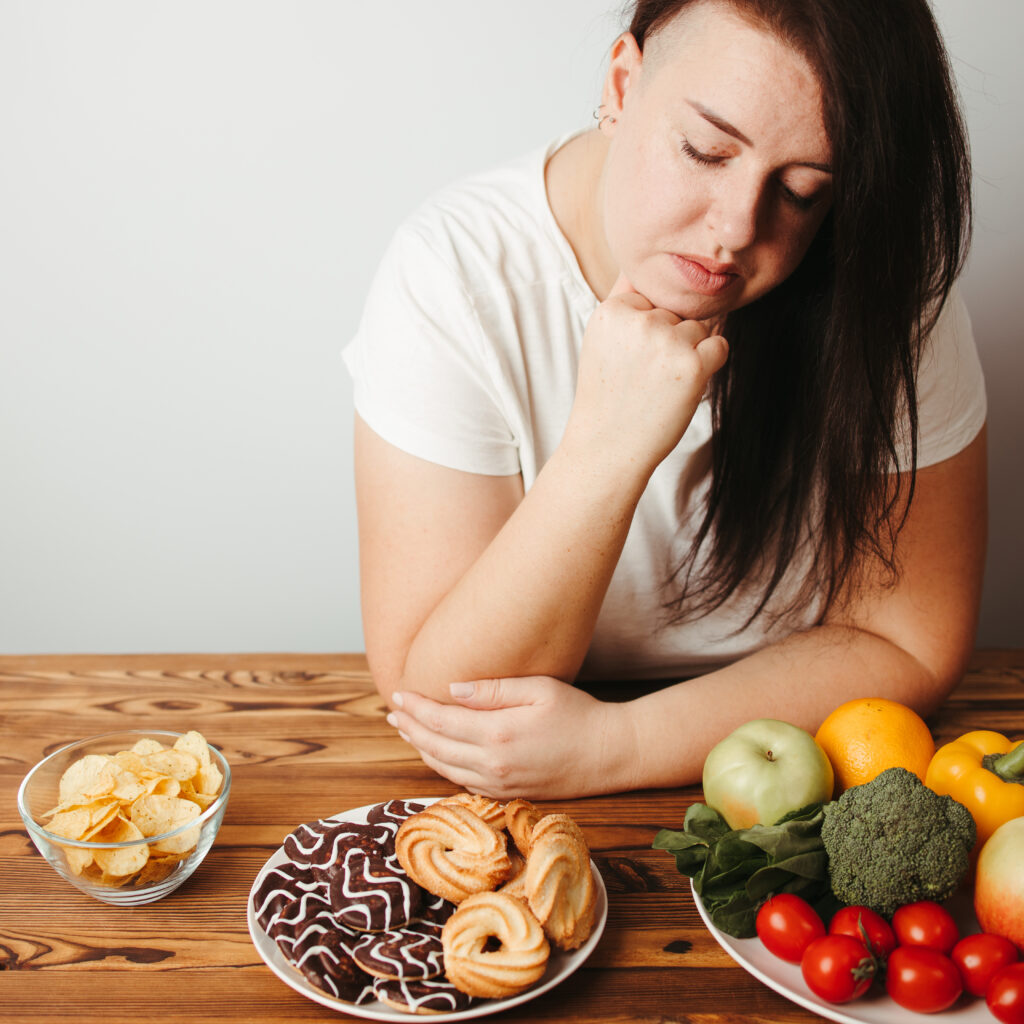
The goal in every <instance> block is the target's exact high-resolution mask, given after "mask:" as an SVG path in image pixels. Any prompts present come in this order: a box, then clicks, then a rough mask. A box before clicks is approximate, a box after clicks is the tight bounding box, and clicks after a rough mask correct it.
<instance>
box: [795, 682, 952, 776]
mask: <svg viewBox="0 0 1024 1024" xmlns="http://www.w3.org/2000/svg"><path fill="white" fill-rule="evenodd" d="M814 738H815V739H816V740H817V741H818V743H819V744H820V746H821V748H822V749H823V750H824V751H825V753H826V754H827V755H828V759H829V760H830V761H831V762H832V768H833V770H834V771H835V773H836V794H837V795H838V794H839V793H841V792H842V791H843V790H844V789H849V788H850V787H851V786H860V785H863V784H864V783H865V782H870V781H871V780H872V779H873V778H874V777H875V776H876V775H878V774H880V773H881V772H884V771H885V769H886V768H893V767H899V768H906V769H907V771H909V772H913V773H914V774H915V775H916V776H917V777H918V778H919V779H920V780H921V781H922V782H924V777H925V774H926V772H927V771H928V764H929V762H930V761H931V759H932V755H933V754H934V753H935V741H934V740H933V739H932V734H931V733H930V732H929V731H928V726H927V725H925V724H924V719H922V718H921V716H920V715H919V714H918V713H917V712H916V711H914V710H913V709H912V708H908V707H907V706H906V705H905V704H899V703H897V702H896V701H894V700H886V699H885V698H884V697H861V698H859V699H857V700H849V701H847V702H846V703H845V704H840V705H839V707H837V708H836V709H835V711H833V712H832V713H831V714H830V715H829V716H828V718H826V719H825V721H824V722H822V723H821V728H820V729H818V731H817V733H816V734H815V737H814Z"/></svg>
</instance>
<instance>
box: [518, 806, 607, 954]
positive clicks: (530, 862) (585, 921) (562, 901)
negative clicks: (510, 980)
mask: <svg viewBox="0 0 1024 1024" xmlns="http://www.w3.org/2000/svg"><path fill="white" fill-rule="evenodd" d="M524 883H525V884H524V887H525V890H526V899H527V902H528V903H529V905H530V909H531V910H532V911H533V913H534V915H535V916H536V918H537V920H538V921H540V923H541V924H542V925H543V926H544V931H545V933H546V934H547V936H548V938H549V939H551V941H552V942H553V943H554V944H555V945H556V946H559V947H560V948H561V949H576V948H577V947H579V946H582V945H583V943H584V942H586V941H587V938H588V937H589V935H590V933H591V931H592V930H593V927H594V911H595V908H596V906H597V886H596V885H595V884H594V876H593V875H592V874H591V871H590V849H589V847H588V846H587V841H586V839H585V838H584V836H583V832H582V831H581V830H580V827H579V825H577V824H576V822H575V821H573V820H572V818H570V817H569V815H567V814H549V815H546V816H545V817H543V818H541V819H540V821H539V822H537V824H536V825H535V826H534V827H533V831H532V832H531V833H530V853H529V856H528V857H527V858H526V871H525V880H524Z"/></svg>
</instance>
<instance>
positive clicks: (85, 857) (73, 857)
mask: <svg viewBox="0 0 1024 1024" xmlns="http://www.w3.org/2000/svg"><path fill="white" fill-rule="evenodd" d="M61 849H62V850H63V851H64V856H65V857H66V858H67V862H68V867H69V868H70V869H71V874H73V875H80V874H81V873H82V872H83V871H84V870H85V869H86V868H87V867H88V866H89V865H90V864H92V851H91V850H83V849H82V847H80V846H62V847H61Z"/></svg>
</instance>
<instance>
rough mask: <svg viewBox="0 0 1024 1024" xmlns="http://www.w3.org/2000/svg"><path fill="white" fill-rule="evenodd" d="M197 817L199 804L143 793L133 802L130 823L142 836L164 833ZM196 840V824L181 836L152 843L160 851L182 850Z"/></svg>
mask: <svg viewBox="0 0 1024 1024" xmlns="http://www.w3.org/2000/svg"><path fill="white" fill-rule="evenodd" d="M198 817H199V805H198V804H195V803H193V802H192V801H191V800H183V799H181V798H180V797H176V796H156V795H151V796H143V797H139V799H138V800H136V801H135V803H134V804H132V823H133V824H134V825H136V826H138V828H139V830H140V831H141V832H142V834H143V835H144V836H146V837H147V838H149V837H150V836H159V835H163V834H164V833H165V832H173V831H174V830H175V829H177V828H181V826H182V825H187V824H188V823H189V822H190V821H194V820H195V819H196V818H198ZM197 842H199V827H198V826H196V828H194V829H192V828H190V829H188V830H187V831H185V832H183V833H182V834H181V835H180V836H172V837H171V838H170V839H164V840H161V841H160V842H158V843H153V844H151V845H152V848H153V850H155V851H159V852H161V853H185V852H186V851H188V850H191V849H192V847H193V846H195V845H196V843H197Z"/></svg>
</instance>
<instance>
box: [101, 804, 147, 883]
mask: <svg viewBox="0 0 1024 1024" xmlns="http://www.w3.org/2000/svg"><path fill="white" fill-rule="evenodd" d="M144 838H145V837H144V836H143V834H142V833H141V832H140V831H139V829H138V828H136V826H135V825H133V824H132V823H131V822H130V821H128V820H127V819H126V818H122V817H121V816H120V815H118V816H117V817H116V818H115V819H114V820H113V821H112V822H111V823H110V824H109V825H107V827H106V828H105V829H103V831H102V832H99V833H97V835H96V838H95V841H96V842H103V843H129V842H135V841H136V840H138V839H144ZM92 859H93V860H94V861H95V862H96V863H97V864H98V865H99V867H100V868H101V869H102V870H103V874H104V877H106V876H107V875H122V876H123V875H134V874H135V872H136V871H141V870H142V869H143V868H144V867H145V866H146V861H147V860H149V847H148V846H147V845H146V844H145V843H141V844H139V845H138V846H122V847H120V848H114V849H112V850H93V852H92Z"/></svg>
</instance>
